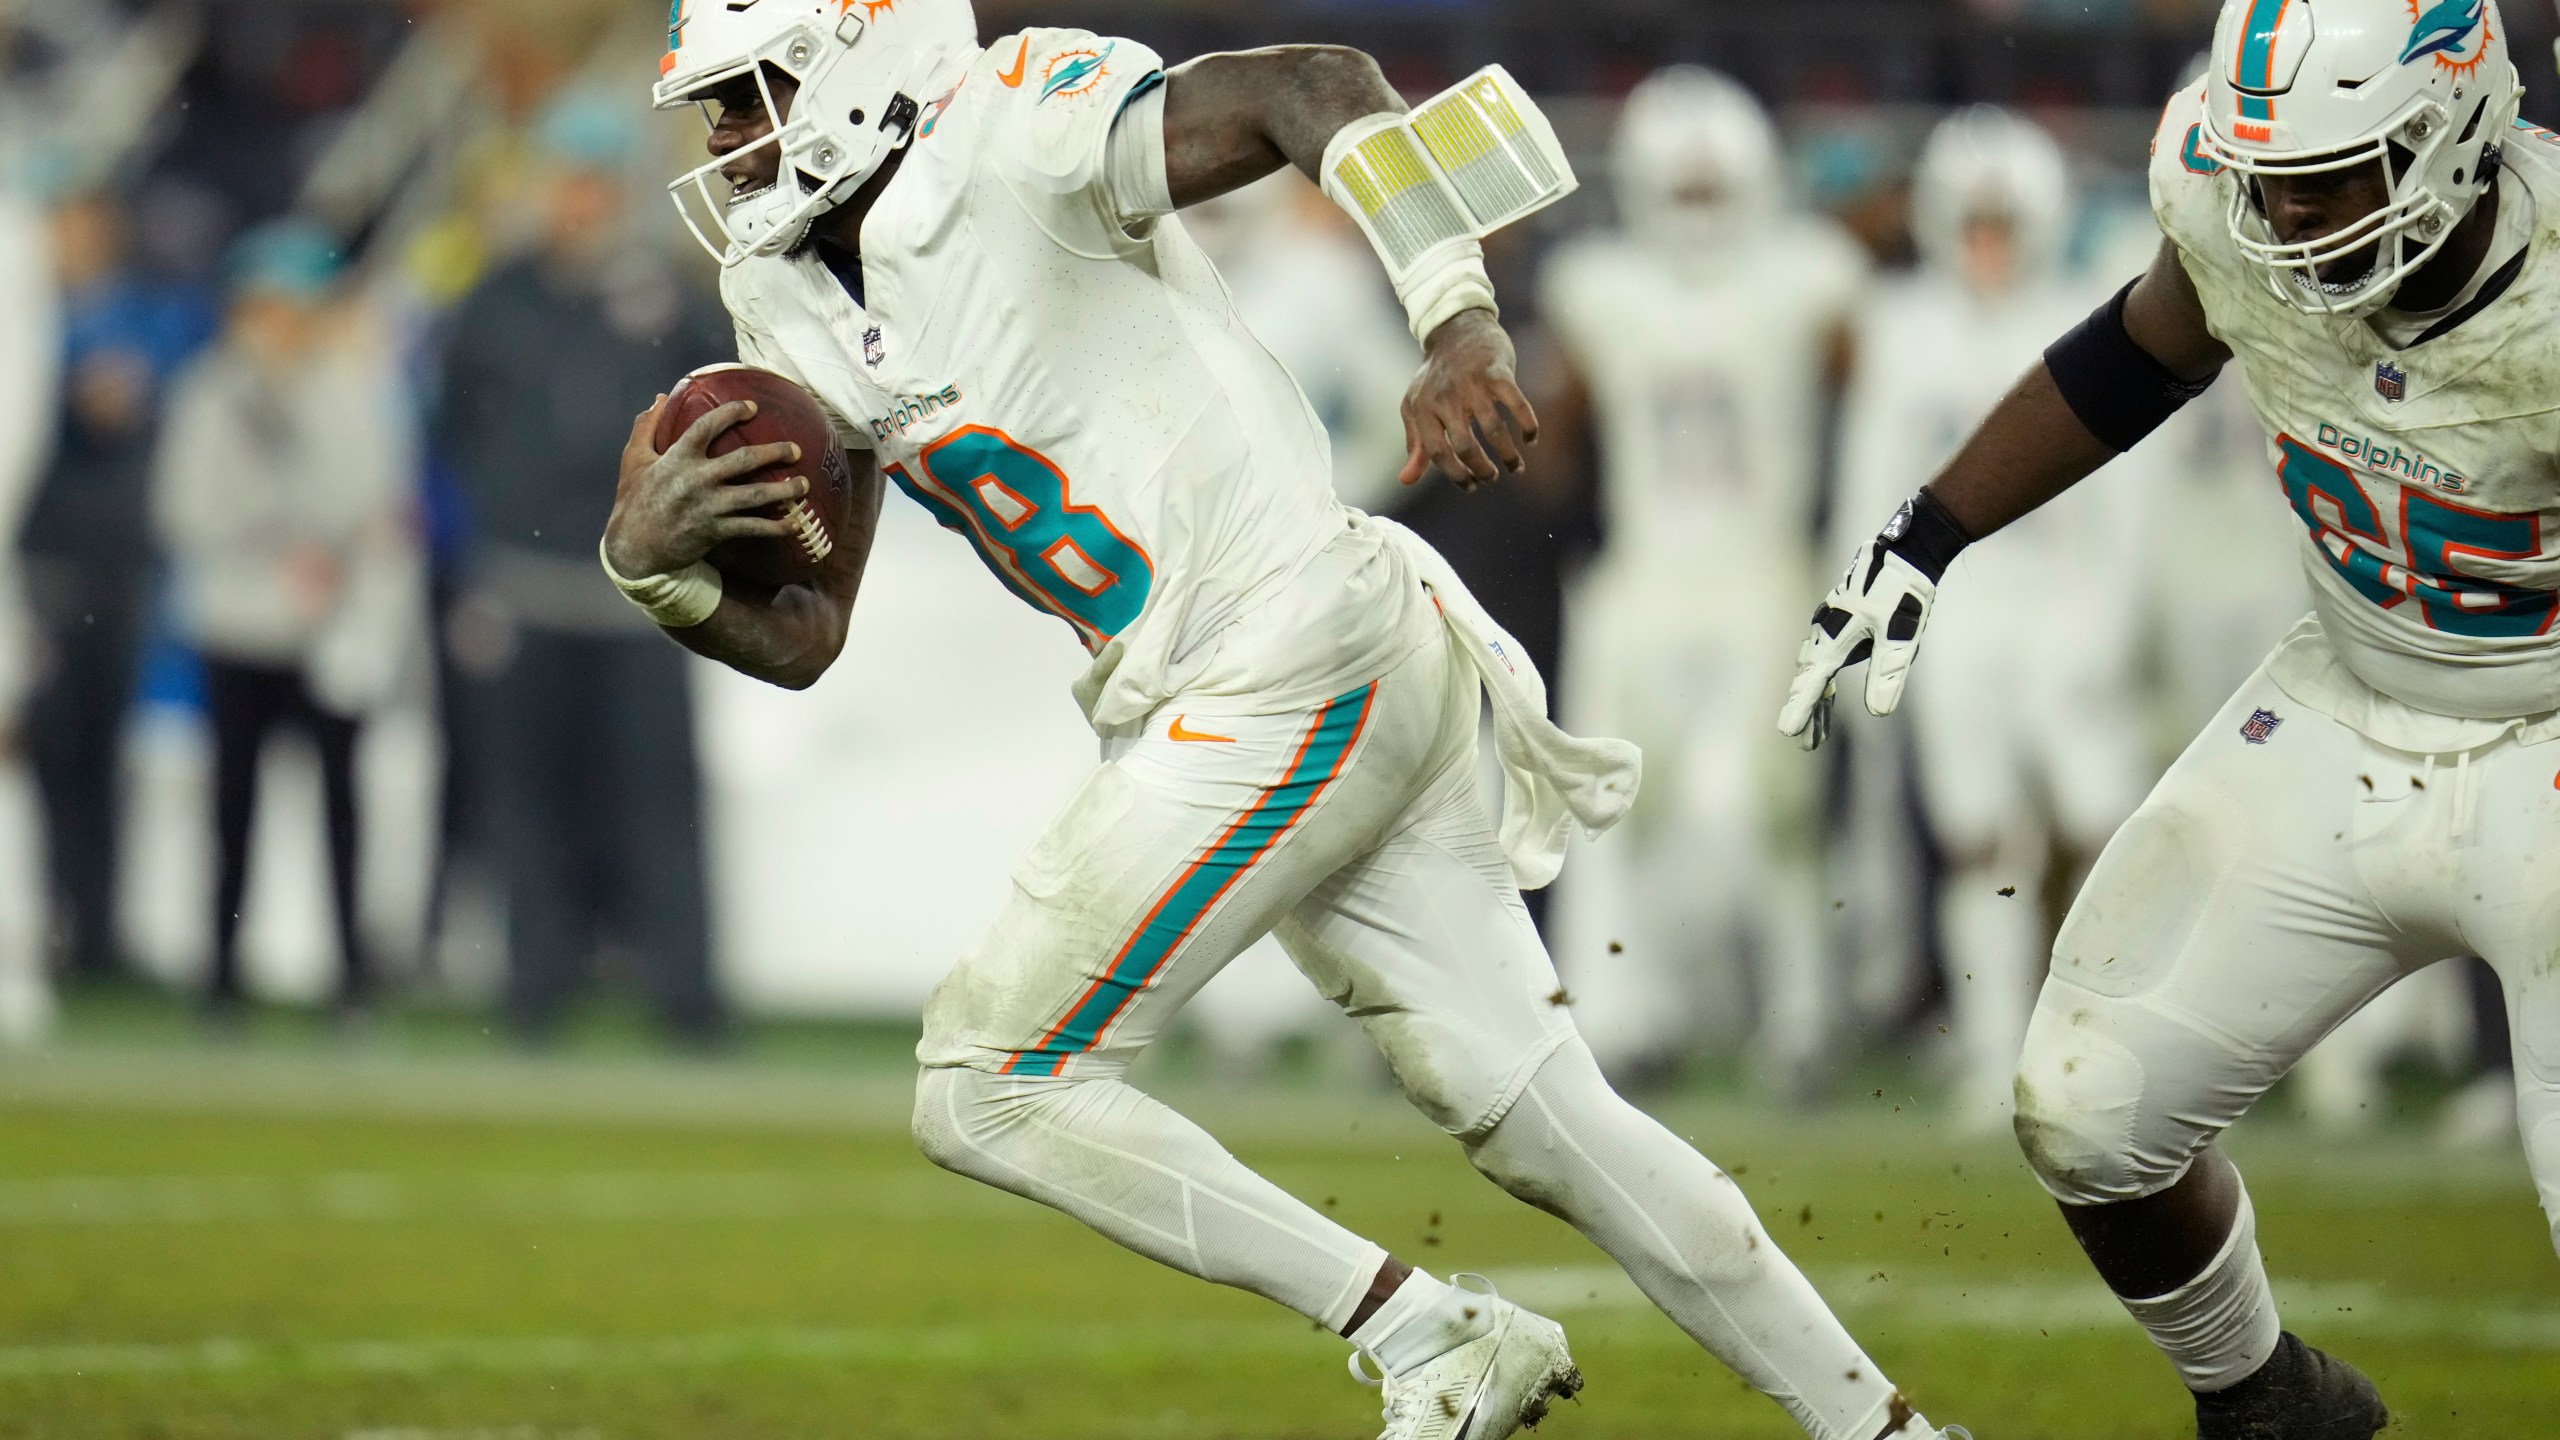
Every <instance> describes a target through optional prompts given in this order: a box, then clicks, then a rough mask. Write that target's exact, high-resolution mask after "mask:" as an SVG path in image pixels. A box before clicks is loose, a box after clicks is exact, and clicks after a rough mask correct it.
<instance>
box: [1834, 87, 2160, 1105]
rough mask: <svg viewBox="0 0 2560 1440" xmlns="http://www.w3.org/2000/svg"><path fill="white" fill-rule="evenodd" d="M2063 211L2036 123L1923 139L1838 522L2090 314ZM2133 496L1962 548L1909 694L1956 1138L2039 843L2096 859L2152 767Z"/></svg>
mask: <svg viewBox="0 0 2560 1440" xmlns="http://www.w3.org/2000/svg"><path fill="white" fill-rule="evenodd" d="M2072 207H2073V197H2072V189H2071V183H2070V176H2069V172H2068V170H2067V168H2066V166H2065V163H2064V160H2063V155H2062V151H2061V149H2060V147H2059V146H2057V145H2056V144H2055V143H2054V141H2053V140H2052V138H2051V137H2050V136H2049V135H2047V134H2046V133H2045V132H2044V130H2043V129H2041V128H2040V127H2038V126H2037V125H2036V124H2035V123H2034V122H2032V121H2030V120H2027V119H2025V118H2023V117H2021V116H2018V115H2015V114H2012V113H2010V112H2007V111H2004V110H1998V109H1994V108H1992V107H1989V106H1976V107H1973V108H1971V109H1968V110H1964V111H1960V112H1958V113H1957V114H1955V115H1953V116H1951V117H1949V118H1948V119H1947V120H1945V121H1944V122H1942V123H1941V124H1940V125H1939V126H1938V128H1937V129H1936V130H1935V131H1934V132H1933V133H1932V134H1931V135H1930V138H1929V141H1928V143H1927V145H1926V146H1925V147H1924V148H1923V150H1922V153H1921V156H1920V161H1919V165H1918V168H1917V172H1916V173H1915V175H1914V177H1913V187H1912V230H1913V236H1914V239H1915V240H1916V241H1917V244H1918V248H1919V252H1920V256H1921V265H1920V269H1919V270H1918V272H1917V273H1916V274H1914V275H1912V276H1911V277H1910V278H1909V279H1907V280H1904V281H1900V282H1897V283H1896V284H1893V285H1891V286H1889V287H1886V288H1885V289H1883V290H1882V291H1881V292H1880V293H1879V294H1878V295H1877V297H1876V299H1875V302H1874V304H1873V306H1872V307H1871V308H1870V309H1869V311H1868V312H1867V314H1866V316H1865V317H1864V321H1863V323H1862V325H1861V327H1860V331H1859V335H1858V366H1857V373H1856V376H1855V378H1854V380H1853V381H1852V383H1851V385H1850V390H1849V395H1848V400H1847V408H1846V415H1845V425H1844V429H1845V433H1844V436H1843V441H1842V456H1841V475H1840V494H1839V502H1840V503H1838V504H1837V505H1835V506H1834V507H1833V511H1832V513H1833V515H1834V516H1835V517H1836V518H1837V520H1838V522H1839V524H1840V525H1841V526H1844V527H1863V526H1866V525H1869V524H1871V523H1872V521H1873V517H1874V516H1875V515H1877V514H1879V513H1887V512H1890V511H1891V510H1892V508H1893V506H1894V505H1895V504H1896V503H1898V502H1899V499H1900V497H1901V496H1902V495H1903V494H1904V493H1906V492H1907V491H1908V490H1909V488H1910V481H1911V476H1912V474H1913V473H1914V472H1915V471H1925V470H1927V469H1928V467H1930V466H1931V465H1934V464H1936V463H1937V462H1938V461H1939V460H1940V459H1942V458H1944V457H1945V456H1947V455H1949V454H1951V453H1953V452H1954V450H1955V447H1956V444H1957V442H1958V441H1960V440H1962V439H1963V438H1964V436H1965V434H1966V433H1967V432H1968V431H1970V430H1971V428H1972V427H1973V425H1974V423H1975V422H1976V421H1978V420H1979V419H1981V418H1982V416H1983V415H1985V414H1986V413H1988V412H1989V411H1990V409H1991V407H1992V405H1993V404H1994V403H1995V402H1996V401H1998V400H1999V398H2000V397H2001V395H2002V394H2003V393H2005V392H2006V391H2007V390H2008V388H2009V386H2010V384H2011V382H2012V381H2013V380H2014V379H2015V378H2016V376H2017V374H2018V372H2019V370H2020V369H2022V368H2023V367H2025V366H2027V365H2029V364H2032V363H2034V361H2035V360H2036V357H2037V356H2039V355H2040V354H2042V353H2043V350H2044V347H2045V345H2046V343H2047V342H2049V341H2050V340H2051V339H2052V338H2053V337H2054V336H2055V335H2057V334H2060V333H2061V332H2063V331H2064V330H2067V329H2069V328H2070V327H2071V326H2072V325H2073V324H2074V323H2076V322H2077V320H2078V319H2079V317H2080V316H2081V315H2083V314H2085V313H2086V312H2087V310H2088V307H2089V303H2090V299H2091V297H2090V294H2089V293H2088V289H2089V287H2088V286H2087V285H2085V284H2083V283H2081V282H2080V281H2079V280H2078V279H2076V278H2075V277H2072V276H2070V275H2068V274H2066V273H2065V271H2064V268H2063V249H2064V244H2065V241H2066V239H2067V236H2068V233H2069V230H2070V227H2071V222H2072V213H2073V210H2072ZM2146 498H2147V497H2146V494H2145V489H2144V487H2142V486H2140V485H2112V486H2090V487H2087V488H2085V489H2082V490H2079V491H2076V492H2074V493H2073V494H2071V495H2069V496H2067V497H2065V498H2064V499H2062V500H2061V501H2059V502H2058V503H2056V504H2053V505H2049V506H2047V507H2045V508H2044V509H2043V510H2041V511H2039V512H2037V513H2036V515H2034V516H2033V517H2032V518H2031V519H2029V520H2028V521H2026V522H2024V523H2025V524H2026V525H2029V526H2032V527H2033V534H2032V537H2031V538H2030V537H2026V536H2022V537H2021V543H2018V544H2013V545H2008V546H2004V547H1996V548H1993V547H1986V548H1985V549H1983V550H1981V551H1978V552H1975V553H1971V554H1968V555H1966V556H1965V557H1964V558H1963V559H1962V560H1961V561H1960V562H1959V563H1960V564H1962V565H1963V566H1965V567H1968V569H1969V573H1968V574H1967V575H1966V577H1965V580H1964V583H1963V584H1961V585H1951V586H1949V587H1948V597H1947V603H1946V604H1945V605H1943V606H1942V607H1941V610H1940V614H1939V616H1938V628H1937V630H1936V633H1935V637H1934V638H1935V640H1936V645H1935V647H1934V649H1935V655H1934V659H1935V661H1936V663H1935V664H1934V665H1933V666H1932V668H1931V669H1930V672H1929V673H1928V674H1927V675H1925V676H1923V677H1920V678H1919V679H1918V680H1917V683H1916V684H1914V686H1913V687H1912V691H1911V713H1912V735H1913V739H1914V740H1915V741H1916V746H1915V750H1916V754H1917V756H1918V763H1919V770H1920V774H1919V780H1920V793H1921V796H1922V799H1923V801H1924V805H1925V809H1926V811H1927V815H1928V821H1929V825H1930V828H1931V831H1932V833H1933V835H1934V836H1935V838H1936V840H1937V843H1938V845H1939V848H1940V851H1941V853H1942V855H1943V857H1944V860H1945V871H1944V873H1943V875H1942V877H1941V881H1940V887H1939V891H1938V933H1939V939H1940V942H1941V946H1942V949H1943V953H1944V954H1945V956H1946V957H1947V958H1946V964H1947V970H1948V973H1947V975H1946V977H1945V979H1946V989H1947V996H1948V1006H1949V1012H1950V1023H1951V1026H1952V1030H1953V1034H1954V1038H1955V1047H1956V1051H1957V1062H1958V1067H1959V1069H1958V1078H1957V1083H1956V1096H1955V1099H1956V1105H1957V1107H1958V1112H1959V1114H1960V1117H1961V1121H1960V1123H1961V1124H1962V1125H1963V1126H1964V1127H1965V1128H1967V1129H1974V1130H1982V1131H1986V1132H1987V1131H1992V1130H1996V1129H2002V1128H2005V1126H2006V1124H2007V1120H2008V1114H2009V1077H2010V1072H2011V1070H2012V1069H2013V1068H2014V1061H2015V1059H2016V1056H2017V1052H2018V1046H2019V1044H2020V1042H2021V1041H2022V1040H2023V1038H2024V1037H2025V1035H2026V1028H2027V1018H2028V1015H2029V1013H2030V1011H2031V1010H2032V1008H2033V1006H2034V1003H2035V995H2036V987H2037V984H2038V983H2039V981H2040V979H2041V978H2042V976H2041V972H2042V966H2043V958H2044V952H2045V946H2046V942H2047V941H2048V940H2049V938H2050V934H2049V930H2048V924H2047V919H2046V913H2045V906H2044V894H2045V886H2046V875H2047V872H2048V869H2049V868H2050V866H2051V864H2052V863H2053V858H2054V853H2055V846H2056V843H2057V842H2060V843H2061V844H2063V845H2067V846H2068V847H2069V848H2070V849H2071V850H2072V851H2074V852H2076V853H2077V854H2078V855H2080V856H2083V857H2087V856H2094V855H2095V854H2096V852H2097V849H2098V847H2099V846H2100V845H2101V844H2102V843H2103V842H2104V841H2105V839H2106V837H2107V836H2108V835H2109V834H2111V833H2113V831H2114V830H2115V827H2116V826H2117V825H2118V824H2119V823H2120V822H2121V821H2122V820H2123V819H2124V817H2125V816H2127V815H2129V814H2131V813H2132V811H2133V807H2134V806H2135V805H2136V804H2138V803H2140V801H2141V799H2142V796H2143V792H2144V789H2145V787H2146V786H2147V785H2148V784H2149V782H2150V780H2151V778H2152V767H2151V766H2150V764H2149V760H2148V756H2147V753H2146V750H2145V746H2144V743H2143V736H2142V730H2141V725H2140V721H2139V716H2138V714H2137V712H2136V705H2137V702H2138V693H2137V690H2136V687H2135V676H2134V662H2135V656H2136V644H2137V638H2138V635H2139V630H2140V623H2141V618H2142V614H2143V609H2142V604H2141V599H2140V597H2141V591H2142V588H2143V587H2142V578H2143V561H2142V558H2141V557H2142V546H2141V544H2140V543H2139V536H2140V534H2141V531H2142V528H2143V526H2142V507H2143V505H2144V503H2145V501H2146ZM1850 536H1851V531H1850V530H1848V529H1841V530H1838V531H1837V532H1836V533H1835V534H1834V536H1833V543H1832V546H1831V553H1832V554H1834V555H1847V554H1849V553H1851V552H1852V551H1853V550H1854V549H1855V547H1856V541H1858V540H1863V539H1865V538H1866V537H1865V532H1864V531H1863V530H1859V531H1857V532H1856V539H1855V540H1853V539H1851V538H1850ZM1852 708H1854V707H1852ZM1861 728H1862V729H1863V730H1865V731H1867V732H1870V733H1872V732H1874V731H1875V730H1877V729H1879V728H1881V727H1877V726H1862V727H1861ZM1877 748H1879V747H1868V753H1870V754H1872V753H1873V751H1874V750H1875V749H1877ZM1917 919H1918V917H1913V923H1915V924H1916V923H1917Z"/></svg>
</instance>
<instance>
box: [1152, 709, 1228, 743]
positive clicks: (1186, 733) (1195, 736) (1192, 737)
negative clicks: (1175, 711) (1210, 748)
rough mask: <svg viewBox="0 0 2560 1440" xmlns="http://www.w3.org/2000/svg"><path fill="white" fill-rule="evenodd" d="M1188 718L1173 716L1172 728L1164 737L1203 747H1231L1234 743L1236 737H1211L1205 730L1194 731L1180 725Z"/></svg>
mask: <svg viewBox="0 0 2560 1440" xmlns="http://www.w3.org/2000/svg"><path fill="white" fill-rule="evenodd" d="M1190 718H1191V717H1190V716H1188V715H1176V716H1174V717H1173V728H1172V729H1170V730H1167V731H1166V732H1164V733H1165V737H1166V738H1167V739H1171V740H1188V741H1192V742H1194V743H1196V744H1203V745H1233V744H1234V743H1236V737H1234V736H1233V735H1212V734H1210V733H1209V732H1208V731H1206V730H1194V729H1192V728H1191V727H1190V726H1188V725H1185V724H1183V723H1182V722H1183V721H1185V720H1188V719H1190Z"/></svg>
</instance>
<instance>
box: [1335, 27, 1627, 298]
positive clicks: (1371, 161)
mask: <svg viewBox="0 0 2560 1440" xmlns="http://www.w3.org/2000/svg"><path fill="white" fill-rule="evenodd" d="M1322 171H1323V175H1324V192H1325V194H1326V195H1328V196H1330V197H1332V199H1333V202H1334V203H1335V204H1336V205H1339V206H1341V207H1342V208H1343V210H1344V211H1345V212H1346V213H1348V214H1349V215H1350V216H1351V218H1352V220H1353V221H1355V222H1357V223H1358V225H1359V226H1360V232H1361V233H1362V234H1363V235H1366V236H1368V237H1369V243H1370V245H1371V246H1373V247H1374V248H1375V249H1376V250H1377V252H1378V258H1379V259H1381V260H1383V261H1385V262H1386V266H1387V278H1388V279H1389V280H1391V281H1393V282H1394V284H1395V287H1396V298H1397V299H1398V300H1401V301H1402V302H1404V308H1405V317H1406V319H1407V320H1408V321H1409V322H1410V323H1411V325H1412V327H1413V338H1414V339H1416V340H1422V339H1426V338H1428V337H1429V335H1430V334H1431V332H1432V331H1433V330H1435V329H1437V328H1439V326H1440V325H1441V323H1442V322H1444V321H1446V320H1447V319H1448V318H1449V317H1450V316H1452V315H1455V314H1457V313H1458V312H1459V311H1461V310H1466V309H1471V308H1474V307H1478V306H1481V307H1483V308H1485V309H1488V310H1491V309H1494V308H1495V306H1494V299H1493V282H1492V280H1491V279H1489V278H1488V277H1487V276H1486V274H1485V269H1484V247H1482V246H1481V245H1479V244H1477V243H1476V242H1477V241H1478V240H1480V239H1482V238H1483V237H1484V236H1487V235H1490V234H1492V233H1493V232H1494V231H1496V230H1499V229H1501V228H1502V227H1503V226H1505V225H1508V224H1510V223H1511V222H1512V221H1514V220H1518V219H1520V218H1521V217H1522V216H1525V215H1528V214H1531V213H1533V212H1535V211H1537V210H1540V209H1543V208H1545V207H1546V206H1548V205H1552V204H1554V203H1555V202H1556V201H1558V200H1560V199H1562V198H1564V197H1565V196H1566V195H1569V194H1571V193H1573V189H1574V186H1575V185H1576V183H1577V182H1576V181H1575V179H1574V177H1573V167H1572V166H1571V165H1570V164H1568V163H1566V160H1565V156H1564V147H1563V146H1562V145H1560V144H1558V143H1557V141H1556V135H1555V130H1554V128H1553V127H1552V126H1550V125H1549V124H1548V123H1547V117H1546V116H1545V115H1543V114H1541V113H1540V112H1539V110H1538V107H1537V106H1536V104H1534V103H1533V102H1531V100H1530V99H1529V96H1528V93H1527V92H1526V91H1524V90H1522V89H1521V88H1520V85H1519V82H1517V81H1515V80H1513V79H1512V78H1511V74H1510V72H1509V71H1507V70H1504V69H1503V68H1502V67H1501V66H1499V65H1488V66H1486V67H1485V68H1484V69H1482V70H1479V71H1477V72H1476V73H1475V74H1473V75H1470V76H1468V77H1467V78H1466V79H1464V80H1461V81H1459V82H1458V83H1457V84H1456V85H1454V86H1451V87H1450V88H1449V89H1447V90H1444V91H1442V92H1441V93H1439V94H1438V95H1435V96H1433V97H1431V98H1430V99H1428V100H1426V101H1424V102H1422V104H1421V105H1420V106H1418V107H1416V108H1415V109H1413V110H1412V111H1411V112H1409V113H1405V114H1397V113H1395V112H1393V111H1380V112H1379V113H1377V114H1375V115H1369V116H1364V117H1362V118H1361V119H1358V120H1354V121H1352V122H1351V123H1350V124H1348V125H1345V126H1343V127H1342V129H1341V130H1340V131H1339V132H1337V133H1336V134H1335V135H1334V137H1333V141H1332V143H1331V144H1329V145H1327V146H1326V147H1325V152H1324V164H1323V166H1322Z"/></svg>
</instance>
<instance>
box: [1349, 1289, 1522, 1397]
mask: <svg viewBox="0 0 2560 1440" xmlns="http://www.w3.org/2000/svg"><path fill="white" fill-rule="evenodd" d="M1491 1328H1493V1317H1492V1316H1491V1315H1489V1314H1488V1313H1486V1306H1485V1303H1484V1297H1482V1296H1480V1295H1471V1294H1469V1293H1468V1292H1466V1291H1464V1290H1461V1289H1459V1288H1458V1287H1457V1286H1455V1285H1451V1284H1447V1283H1445V1282H1443V1281H1440V1280H1436V1279H1434V1278H1432V1276H1431V1275H1430V1274H1429V1272H1427V1271H1422V1270H1416V1271H1414V1272H1413V1273H1412V1274H1411V1275H1408V1276H1406V1277H1405V1281H1404V1283H1403V1284H1402V1285H1399V1286H1397V1287H1396V1293H1394V1294H1393V1295H1390V1296H1388V1297H1387V1299H1386V1303H1385V1304H1383V1305H1380V1306H1379V1307H1378V1309H1377V1312H1376V1313H1375V1314H1373V1315H1371V1316H1370V1317H1369V1318H1368V1319H1366V1320H1363V1321H1361V1322H1360V1328H1359V1329H1357V1330H1354V1331H1352V1332H1351V1335H1350V1337H1349V1338H1350V1340H1351V1343H1352V1344H1354V1345H1357V1346H1359V1347H1360V1348H1361V1349H1363V1350H1366V1351H1368V1352H1369V1354H1370V1355H1371V1357H1373V1358H1374V1359H1376V1360H1377V1362H1378V1368H1379V1369H1381V1370H1383V1371H1385V1372H1386V1373H1387V1374H1389V1375H1401V1374H1403V1373H1404V1372H1406V1371H1408V1370H1411V1369H1412V1368H1413V1367H1415V1366H1416V1365H1421V1364H1424V1363H1427V1362H1429V1361H1432V1360H1437V1359H1439V1358H1440V1357H1441V1356H1443V1355H1446V1354H1448V1353H1449V1352H1450V1351H1452V1350H1455V1349H1457V1348H1458V1347H1459V1346H1461V1345H1464V1344H1465V1343H1467V1342H1468V1341H1470V1340H1473V1339H1474V1338H1476V1337H1477V1336H1479V1335H1482V1334H1483V1333H1485V1331H1487V1330H1489V1329H1491Z"/></svg>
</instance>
